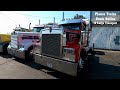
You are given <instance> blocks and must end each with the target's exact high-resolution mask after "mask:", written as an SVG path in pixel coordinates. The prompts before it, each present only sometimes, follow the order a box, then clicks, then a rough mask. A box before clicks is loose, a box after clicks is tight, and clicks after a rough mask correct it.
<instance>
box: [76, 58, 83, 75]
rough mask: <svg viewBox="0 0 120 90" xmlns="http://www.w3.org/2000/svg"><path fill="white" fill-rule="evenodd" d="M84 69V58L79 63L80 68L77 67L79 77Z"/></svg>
mask: <svg viewBox="0 0 120 90" xmlns="http://www.w3.org/2000/svg"><path fill="white" fill-rule="evenodd" d="M83 68H84V61H83V59H82V58H80V60H79V61H78V66H77V76H80V74H81V73H82V70H83Z"/></svg>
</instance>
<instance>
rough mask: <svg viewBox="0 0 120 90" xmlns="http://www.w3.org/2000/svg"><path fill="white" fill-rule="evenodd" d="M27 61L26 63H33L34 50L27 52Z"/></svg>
mask: <svg viewBox="0 0 120 90" xmlns="http://www.w3.org/2000/svg"><path fill="white" fill-rule="evenodd" d="M25 60H26V61H33V60H34V58H33V48H30V49H29V50H28V51H26V55H25Z"/></svg>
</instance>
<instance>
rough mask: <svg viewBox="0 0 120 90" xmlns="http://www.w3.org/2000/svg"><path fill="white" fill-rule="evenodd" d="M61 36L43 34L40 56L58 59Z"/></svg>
mask: <svg viewBox="0 0 120 90" xmlns="http://www.w3.org/2000/svg"><path fill="white" fill-rule="evenodd" d="M60 47H61V35H60V34H43V35H42V54H43V55H47V56H51V57H56V58H60Z"/></svg>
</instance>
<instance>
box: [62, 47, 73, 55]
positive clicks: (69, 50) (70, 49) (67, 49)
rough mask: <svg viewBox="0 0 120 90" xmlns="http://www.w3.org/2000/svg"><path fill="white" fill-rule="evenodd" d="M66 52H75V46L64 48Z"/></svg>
mask: <svg viewBox="0 0 120 90" xmlns="http://www.w3.org/2000/svg"><path fill="white" fill-rule="evenodd" d="M64 53H71V54H74V49H73V48H64Z"/></svg>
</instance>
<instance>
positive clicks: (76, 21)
mask: <svg viewBox="0 0 120 90" xmlns="http://www.w3.org/2000/svg"><path fill="white" fill-rule="evenodd" d="M84 22H85V21H84V20H82V19H70V20H64V21H61V22H59V25H60V24H70V23H84Z"/></svg>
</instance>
